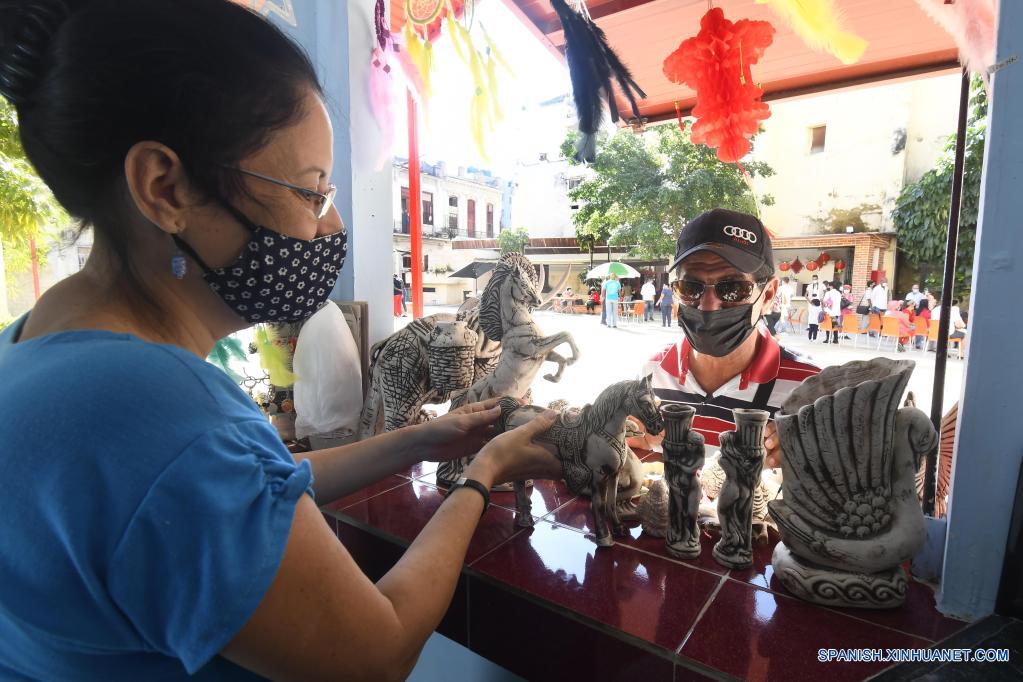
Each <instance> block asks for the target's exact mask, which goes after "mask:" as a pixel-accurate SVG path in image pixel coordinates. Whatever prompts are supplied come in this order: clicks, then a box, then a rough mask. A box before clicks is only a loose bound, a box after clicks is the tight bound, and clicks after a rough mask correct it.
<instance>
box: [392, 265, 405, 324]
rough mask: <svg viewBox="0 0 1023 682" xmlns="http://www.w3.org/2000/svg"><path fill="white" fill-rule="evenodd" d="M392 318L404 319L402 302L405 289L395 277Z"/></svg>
mask: <svg viewBox="0 0 1023 682" xmlns="http://www.w3.org/2000/svg"><path fill="white" fill-rule="evenodd" d="M393 284H394V286H393V290H394V291H393V294H394V316H395V317H405V304H404V301H403V300H402V299H403V298H404V297H405V287H404V285H403V284H402V283H401V280H400V279H399V278H398V276H397V275H394V283H393Z"/></svg>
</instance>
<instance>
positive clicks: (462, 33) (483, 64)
mask: <svg viewBox="0 0 1023 682" xmlns="http://www.w3.org/2000/svg"><path fill="white" fill-rule="evenodd" d="M447 24H448V34H449V36H450V38H451V44H452V45H453V46H454V48H455V53H456V54H457V55H458V58H459V59H461V60H462V61H463V62H464V63H465V65H466V66H467V67H468V68H469V73H470V75H471V76H472V82H473V94H472V98H471V99H470V101H469V128H470V130H471V132H472V139H473V142H474V143H475V144H476V149H477V151H479V154H480V156H481V157H482V158H483V159H484V160H486V159H489V156H488V154H487V150H486V147H485V145H484V135H485V133H487V132H492V131H493V130H494V126H495V125H496V124H497V123H498V122H499V121H500V120H501V119H502V118H503V117H504V114H503V112H502V111H501V106H500V104H499V103H498V101H497V63H498V57H497V56H495V53H494V52H492V51H490V45H491V44H492V43H491V42H490V40H489V37H486V38H485V39H486V41H487V43H488V48H487V49H488V52H489V53H488V54H484V53H482V52H480V51H479V50H477V49H476V46H475V45H474V44H473V42H472V36H471V34H470V33H469V29H467V28H466V27H465V26H463V25H462V24H461V23H459V22H458V21H456V20H455V18H454V11H453V10H450V9H449V12H448V18H447ZM502 61H503V60H502Z"/></svg>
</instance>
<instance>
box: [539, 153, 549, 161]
mask: <svg viewBox="0 0 1023 682" xmlns="http://www.w3.org/2000/svg"><path fill="white" fill-rule="evenodd" d="M540 160H541V161H546V160H547V152H540Z"/></svg>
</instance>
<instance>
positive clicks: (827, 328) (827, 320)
mask: <svg viewBox="0 0 1023 682" xmlns="http://www.w3.org/2000/svg"><path fill="white" fill-rule="evenodd" d="M819 329H820V331H822V332H824V333H825V334H828V333H830V332H832V331H834V330H835V328H834V326H832V324H831V316H829V315H825V316H824V321H823V322H821V324H820V328H819Z"/></svg>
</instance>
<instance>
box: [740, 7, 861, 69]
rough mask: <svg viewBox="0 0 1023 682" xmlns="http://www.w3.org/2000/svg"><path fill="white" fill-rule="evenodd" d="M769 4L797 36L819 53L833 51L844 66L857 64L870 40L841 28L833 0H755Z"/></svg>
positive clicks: (840, 17)
mask: <svg viewBox="0 0 1023 682" xmlns="http://www.w3.org/2000/svg"><path fill="white" fill-rule="evenodd" d="M756 2H757V4H758V5H765V4H766V5H770V6H771V9H773V10H774V12H775V14H777V15H778V16H780V17H781V18H782V19H783V20H784V21H785V23H787V24H788V25H789V26H791V27H792V30H793V31H795V32H796V35H798V36H799V37H800V39H801V40H802V41H803V42H804V43H806V44H807V45H808V46H810V47H811V48H813V49H814V50H817V51H818V52H830V53H831V54H833V55H835V56H836V57H838V59H839V61H841V62H842V63H843V64H855V63H856V62H858V61H859V59H860V57H862V56H863V51H864V50H866V49H867V45H868V43H867V41H866V40H864V39H863V38H861V37H859V36H858V35H856V34H855V33H851V32H849V31H846V30H845V29H844V28H842V23H843V21H842V15H841V12H840V11H839V10H838V8H836V7H835V3H834V0H756Z"/></svg>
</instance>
